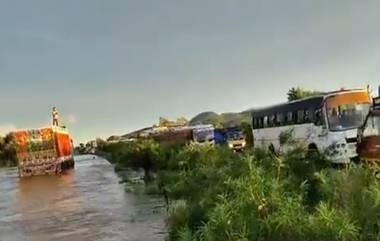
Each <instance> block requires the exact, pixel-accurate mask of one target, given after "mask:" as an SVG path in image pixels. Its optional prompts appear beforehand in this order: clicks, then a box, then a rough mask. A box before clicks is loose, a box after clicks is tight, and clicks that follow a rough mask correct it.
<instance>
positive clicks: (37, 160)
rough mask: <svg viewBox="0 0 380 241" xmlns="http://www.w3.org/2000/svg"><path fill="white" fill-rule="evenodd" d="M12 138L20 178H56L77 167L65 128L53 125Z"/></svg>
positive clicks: (23, 132)
mask: <svg viewBox="0 0 380 241" xmlns="http://www.w3.org/2000/svg"><path fill="white" fill-rule="evenodd" d="M13 135H14V139H15V144H16V154H17V161H18V171H19V176H20V177H26V176H36V175H57V174H61V173H62V172H64V171H65V170H68V169H72V168H74V158H73V144H72V140H71V137H70V135H69V132H68V131H67V129H66V128H63V127H58V126H52V127H47V128H40V129H33V130H22V131H16V132H14V133H13Z"/></svg>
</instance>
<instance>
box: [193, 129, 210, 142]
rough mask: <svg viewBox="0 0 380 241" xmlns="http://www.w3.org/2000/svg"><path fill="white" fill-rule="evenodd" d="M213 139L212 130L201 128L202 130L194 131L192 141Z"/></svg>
mask: <svg viewBox="0 0 380 241" xmlns="http://www.w3.org/2000/svg"><path fill="white" fill-rule="evenodd" d="M213 139H214V131H213V130H208V129H203V130H196V131H194V141H196V142H200V143H202V142H205V141H212V140H213Z"/></svg>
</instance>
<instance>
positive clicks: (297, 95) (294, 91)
mask: <svg viewBox="0 0 380 241" xmlns="http://www.w3.org/2000/svg"><path fill="white" fill-rule="evenodd" d="M321 94H323V92H321V91H315V90H305V89H302V88H300V87H296V88H295V87H293V88H291V89H290V90H289V91H288V93H287V95H288V101H293V100H299V99H303V98H306V97H310V96H315V95H321Z"/></svg>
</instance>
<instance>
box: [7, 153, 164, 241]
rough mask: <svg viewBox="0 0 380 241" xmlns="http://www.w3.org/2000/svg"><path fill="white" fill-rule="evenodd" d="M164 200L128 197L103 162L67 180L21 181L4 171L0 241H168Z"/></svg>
mask: <svg viewBox="0 0 380 241" xmlns="http://www.w3.org/2000/svg"><path fill="white" fill-rule="evenodd" d="M162 206H163V202H162V200H161V199H160V198H152V197H148V196H145V195H135V194H130V193H126V192H125V191H124V186H123V185H122V184H119V178H118V177H117V176H116V174H115V173H114V170H113V166H111V165H110V164H109V163H108V162H107V161H106V160H104V159H101V158H96V159H92V157H91V158H89V157H83V156H82V157H78V158H77V160H76V167H75V170H73V171H71V172H69V173H68V174H66V175H63V176H42V177H31V178H26V179H22V180H20V179H19V178H18V176H17V169H15V168H12V169H0V241H45V240H46V241H47V240H49V241H50V240H54V241H60V240H64V241H82V240H83V241H87V240H89V241H90V240H91V241H93V240H110V241H111V240H112V241H118V240H126V241H161V240H164V237H165V234H164V232H163V231H164V229H165V228H164V226H165V225H164V211H163V208H162Z"/></svg>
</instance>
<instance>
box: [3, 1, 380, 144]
mask: <svg viewBox="0 0 380 241" xmlns="http://www.w3.org/2000/svg"><path fill="white" fill-rule="evenodd" d="M379 12H380V1H377V0H373V1H369V0H363V1H357V0H352V1H351V0H334V1H331V0H326V1H324V0H318V1H315V0H278V1H272V0H262V1H258V0H188V1H182V0H107V1H106V0H64V1H62V0H60V1H55V0H33V1H31V0H9V1H8V0H0V83H1V85H0V108H1V109H0V110H1V112H0V113H1V114H0V132H5V131H7V130H9V129H12V128H25V127H40V126H45V125H47V124H49V120H50V111H51V107H52V106H53V105H56V106H57V107H58V108H59V110H60V112H61V115H62V117H63V119H64V122H65V123H66V124H67V125H68V126H69V128H70V130H71V132H72V134H73V136H74V139H75V141H76V143H78V142H79V141H85V140H89V139H92V138H95V137H96V136H101V137H107V136H109V135H112V134H124V133H126V132H128V131H130V130H133V129H136V128H140V127H144V126H147V125H151V124H153V123H155V122H157V121H158V117H159V116H165V117H169V118H175V117H177V116H185V117H189V118H190V117H192V116H194V115H195V114H197V113H199V112H202V111H207V110H213V111H216V112H226V111H241V110H244V109H247V108H251V107H258V106H264V105H269V104H273V103H276V102H280V101H283V100H285V99H286V92H287V90H288V89H289V88H291V87H293V86H301V87H304V88H310V89H316V90H333V89H337V88H340V87H346V88H351V87H365V85H366V84H371V85H373V87H374V89H377V87H376V86H377V85H378V84H379V83H380V31H379V26H380V14H379Z"/></svg>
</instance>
